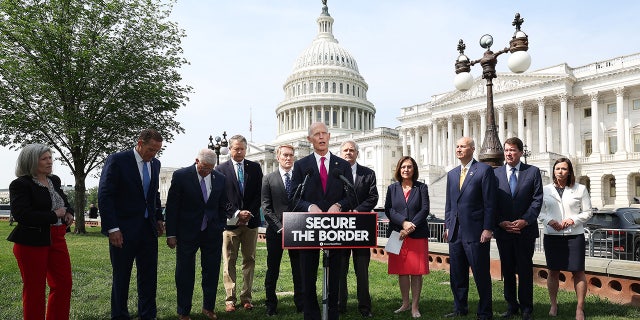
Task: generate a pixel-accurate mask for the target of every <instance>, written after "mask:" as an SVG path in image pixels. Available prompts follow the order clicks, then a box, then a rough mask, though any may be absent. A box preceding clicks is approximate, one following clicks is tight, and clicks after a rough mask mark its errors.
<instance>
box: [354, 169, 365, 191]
mask: <svg viewBox="0 0 640 320" xmlns="http://www.w3.org/2000/svg"><path fill="white" fill-rule="evenodd" d="M363 178H364V176H363V175H362V170H360V165H358V166H357V167H356V180H355V181H354V182H353V186H354V187H355V189H358V187H359V186H360V184H361V183H362V179H363Z"/></svg>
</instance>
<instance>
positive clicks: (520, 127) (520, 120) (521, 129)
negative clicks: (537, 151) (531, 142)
mask: <svg viewBox="0 0 640 320" xmlns="http://www.w3.org/2000/svg"><path fill="white" fill-rule="evenodd" d="M516 108H517V109H518V133H517V135H518V138H520V139H522V138H523V137H524V102H522V101H518V102H516ZM525 140H526V139H525Z"/></svg>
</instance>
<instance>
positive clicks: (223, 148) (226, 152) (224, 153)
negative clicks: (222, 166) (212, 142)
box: [220, 147, 229, 155]
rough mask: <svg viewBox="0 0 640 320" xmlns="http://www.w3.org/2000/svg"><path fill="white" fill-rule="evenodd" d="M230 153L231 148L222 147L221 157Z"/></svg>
mask: <svg viewBox="0 0 640 320" xmlns="http://www.w3.org/2000/svg"><path fill="white" fill-rule="evenodd" d="M228 153H229V148H227V147H220V154H221V155H227V154H228Z"/></svg>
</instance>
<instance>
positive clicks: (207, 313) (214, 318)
mask: <svg viewBox="0 0 640 320" xmlns="http://www.w3.org/2000/svg"><path fill="white" fill-rule="evenodd" d="M202 314H204V316H205V317H207V319H212V320H217V319H218V316H217V315H216V313H215V312H213V311H212V310H207V309H204V308H203V309H202Z"/></svg>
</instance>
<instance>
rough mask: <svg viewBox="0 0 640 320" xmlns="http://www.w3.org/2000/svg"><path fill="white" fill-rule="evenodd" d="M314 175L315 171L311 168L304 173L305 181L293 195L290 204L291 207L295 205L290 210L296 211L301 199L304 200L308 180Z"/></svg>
mask: <svg viewBox="0 0 640 320" xmlns="http://www.w3.org/2000/svg"><path fill="white" fill-rule="evenodd" d="M312 174H313V169H311V168H307V170H306V171H305V172H304V180H302V183H301V184H299V185H298V187H296V191H295V192H294V193H293V197H291V201H290V202H289V205H290V206H291V205H293V207H290V208H289V210H294V209H295V208H296V207H297V206H298V203H300V199H302V195H303V194H304V187H305V186H306V185H307V180H308V179H309V176H311V175H312ZM296 198H298V200H296Z"/></svg>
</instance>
